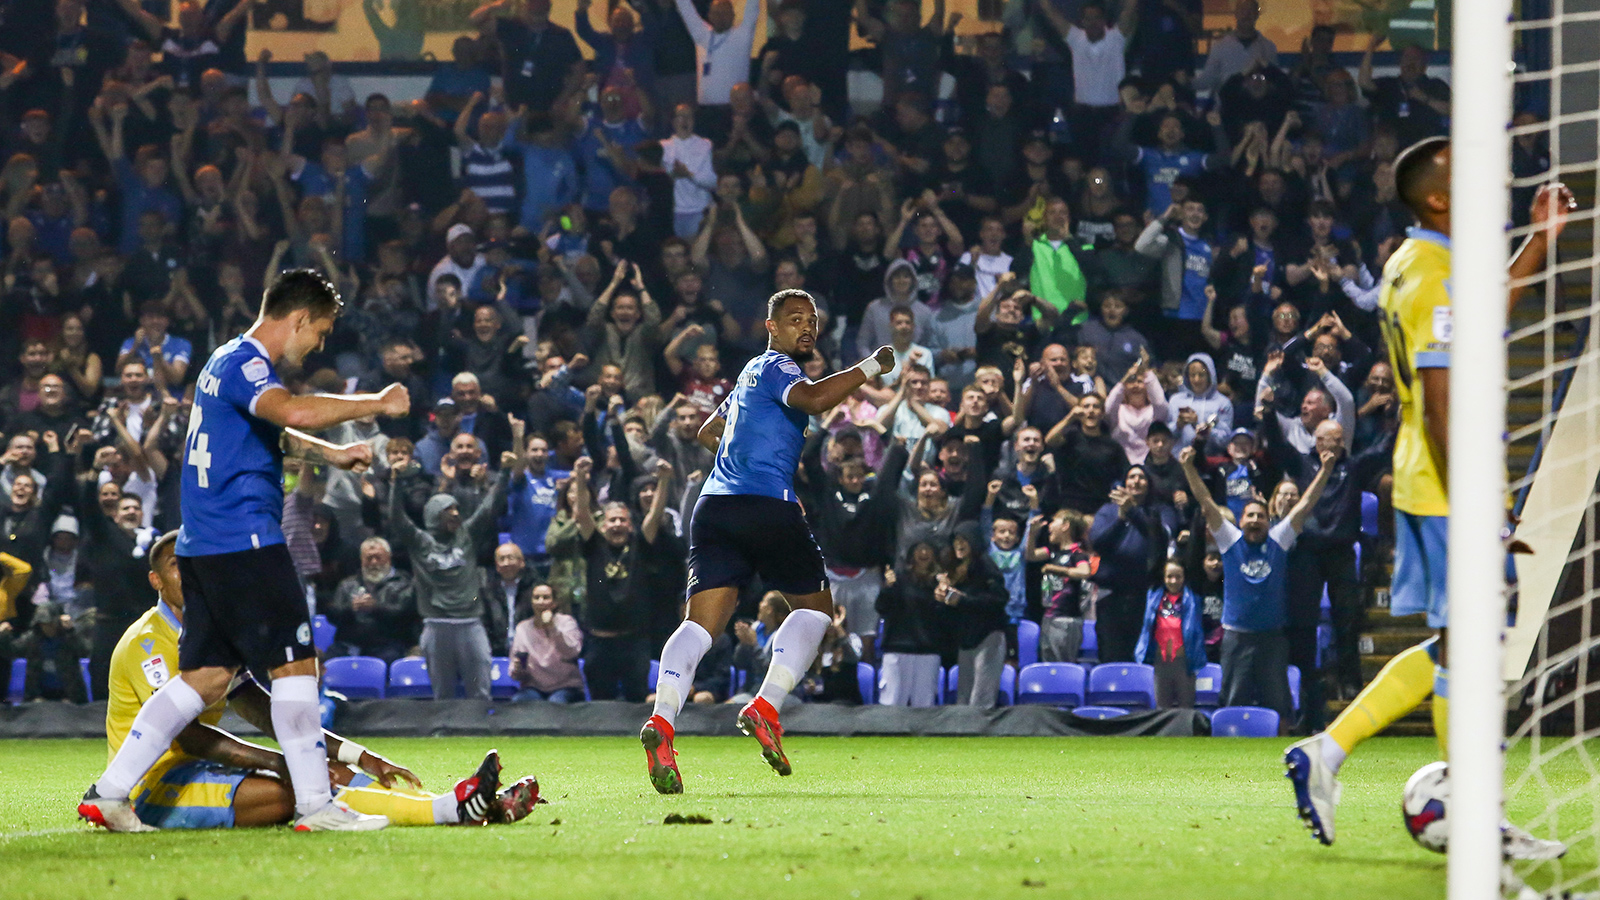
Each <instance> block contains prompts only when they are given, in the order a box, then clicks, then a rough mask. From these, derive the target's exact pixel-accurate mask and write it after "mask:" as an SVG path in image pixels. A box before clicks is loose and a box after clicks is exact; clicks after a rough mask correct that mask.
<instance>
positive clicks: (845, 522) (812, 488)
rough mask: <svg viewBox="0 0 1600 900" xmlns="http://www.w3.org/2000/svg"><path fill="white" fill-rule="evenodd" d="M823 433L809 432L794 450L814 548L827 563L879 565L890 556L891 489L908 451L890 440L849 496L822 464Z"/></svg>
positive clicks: (894, 507) (893, 504)
mask: <svg viewBox="0 0 1600 900" xmlns="http://www.w3.org/2000/svg"><path fill="white" fill-rule="evenodd" d="M826 437H827V435H826V433H824V432H821V431H813V432H812V433H811V436H810V437H808V438H806V444H805V448H804V449H803V450H802V451H801V454H800V467H801V471H802V473H803V474H804V475H805V478H804V480H803V481H798V482H796V484H795V486H796V487H797V488H798V489H799V491H800V495H801V497H802V498H803V499H804V501H805V509H806V513H807V518H809V519H810V521H811V530H812V533H813V534H815V535H816V538H817V546H819V547H821V548H822V556H823V558H824V559H826V560H827V561H828V562H829V563H830V564H833V565H840V566H862V567H865V566H883V565H888V564H889V563H891V562H892V561H893V558H894V536H895V523H896V520H897V517H898V515H899V510H898V505H899V504H898V501H897V500H896V499H895V498H896V491H897V490H898V489H899V487H900V476H901V475H902V474H903V473H904V472H905V468H906V461H907V459H908V458H909V453H908V451H907V450H906V448H905V447H904V445H902V444H899V443H895V444H893V445H891V446H890V447H889V450H888V452H886V453H885V454H884V455H883V466H882V467H881V468H880V469H879V470H878V474H877V476H876V477H875V478H873V479H872V480H871V481H870V482H868V483H867V484H866V485H865V487H866V490H865V491H863V492H862V493H861V494H859V495H855V496H851V495H850V494H848V493H847V492H846V491H845V490H844V489H843V488H841V487H840V486H839V479H837V478H836V477H834V476H833V474H832V473H830V472H828V471H827V469H826V468H825V467H824V466H823V464H822V444H823V441H824V440H825V438H826Z"/></svg>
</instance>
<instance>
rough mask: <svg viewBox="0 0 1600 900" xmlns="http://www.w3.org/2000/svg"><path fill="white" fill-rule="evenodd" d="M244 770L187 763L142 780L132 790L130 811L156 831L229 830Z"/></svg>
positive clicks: (246, 773)
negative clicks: (160, 829)
mask: <svg viewBox="0 0 1600 900" xmlns="http://www.w3.org/2000/svg"><path fill="white" fill-rule="evenodd" d="M250 774H251V773H250V772H249V770H247V769H235V768H233V767H231V766H224V765H222V764H220V763H214V762H207V761H205V760H202V759H191V760H187V761H185V762H181V763H178V764H177V765H175V766H173V767H171V768H170V769H167V770H165V771H162V772H156V773H152V775H153V776H154V777H150V776H146V778H145V780H144V782H143V783H142V784H141V785H140V787H139V788H137V789H135V791H134V797H133V811H134V813H135V814H137V815H138V816H139V819H140V821H142V822H144V823H145V824H146V825H151V826H154V827H156V828H232V827H233V796H234V794H236V793H238V791H239V785H240V784H243V783H244V780H245V779H246V778H247V777H249V776H250Z"/></svg>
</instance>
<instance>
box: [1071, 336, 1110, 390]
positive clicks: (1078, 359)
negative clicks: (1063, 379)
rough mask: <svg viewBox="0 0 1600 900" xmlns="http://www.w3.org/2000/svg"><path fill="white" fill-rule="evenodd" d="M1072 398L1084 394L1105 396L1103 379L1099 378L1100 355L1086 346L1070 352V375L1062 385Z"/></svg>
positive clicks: (1092, 348)
mask: <svg viewBox="0 0 1600 900" xmlns="http://www.w3.org/2000/svg"><path fill="white" fill-rule="evenodd" d="M1064 387H1066V389H1067V392H1068V393H1070V394H1072V395H1073V396H1074V397H1082V396H1083V395H1084V394H1099V395H1100V396H1102V397H1104V396H1105V395H1106V382H1105V379H1103V378H1101V377H1100V354H1099V352H1098V351H1096V350H1095V349H1094V347H1091V346H1090V345H1088V344H1084V345H1083V346H1081V347H1079V348H1078V349H1076V350H1074V351H1072V374H1071V375H1070V376H1068V378H1067V383H1066V384H1065V385H1064Z"/></svg>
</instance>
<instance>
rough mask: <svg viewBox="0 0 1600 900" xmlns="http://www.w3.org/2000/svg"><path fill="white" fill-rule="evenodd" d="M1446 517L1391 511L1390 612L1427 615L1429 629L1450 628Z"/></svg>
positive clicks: (1392, 613) (1397, 614) (1447, 519)
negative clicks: (1392, 544) (1392, 560)
mask: <svg viewBox="0 0 1600 900" xmlns="http://www.w3.org/2000/svg"><path fill="white" fill-rule="evenodd" d="M1449 523H1450V519H1449V517H1448V516H1417V515H1412V514H1411V513H1408V512H1401V511H1400V510H1398V509H1397V510H1395V511H1394V578H1393V580H1392V582H1391V584H1390V586H1389V613H1390V615H1395V616H1412V615H1416V614H1417V613H1427V614H1428V627H1429V628H1447V627H1449V625H1450V603H1449V598H1448V596H1447V595H1446V593H1445V588H1446V585H1447V584H1448V583H1449V566H1448V560H1449V554H1448V552H1447V550H1448V546H1449V536H1450V529H1449Z"/></svg>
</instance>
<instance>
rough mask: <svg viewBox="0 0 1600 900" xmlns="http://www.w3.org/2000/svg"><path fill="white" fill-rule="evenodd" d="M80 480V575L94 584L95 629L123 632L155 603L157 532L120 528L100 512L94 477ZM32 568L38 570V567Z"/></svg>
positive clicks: (145, 529) (144, 529)
mask: <svg viewBox="0 0 1600 900" xmlns="http://www.w3.org/2000/svg"><path fill="white" fill-rule="evenodd" d="M77 483H78V484H81V485H82V486H83V488H82V492H81V495H80V499H79V501H78V502H79V507H78V508H79V509H80V510H83V514H82V515H80V516H78V527H79V529H81V535H82V542H81V543H80V544H79V545H78V577H79V578H80V579H81V580H84V581H89V582H92V583H93V584H94V596H95V624H96V628H110V629H113V630H115V631H116V633H117V634H118V635H119V636H120V635H121V633H122V630H123V629H125V628H127V627H128V626H129V625H131V624H133V620H134V619H137V618H139V617H140V616H142V615H144V613H145V610H147V609H149V608H150V607H152V606H155V605H156V591H155V588H152V587H151V586H150V579H149V578H148V577H147V576H148V575H149V573H150V562H149V560H148V559H146V558H145V551H146V550H148V549H149V547H150V544H151V543H152V541H153V540H154V539H155V537H157V535H156V534H155V532H154V531H153V530H152V529H147V528H140V529H136V530H135V531H134V533H132V534H129V533H128V532H126V531H124V530H122V528H121V527H120V526H118V525H117V523H115V522H113V521H111V519H110V517H108V516H106V515H105V514H104V513H102V512H101V511H100V500H99V497H98V496H97V494H98V493H99V489H98V485H96V484H95V483H94V481H92V480H90V481H85V482H77ZM34 571H35V572H37V571H39V569H38V567H35V568H34ZM86 575H87V577H85V576H86ZM108 658H109V657H108Z"/></svg>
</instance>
